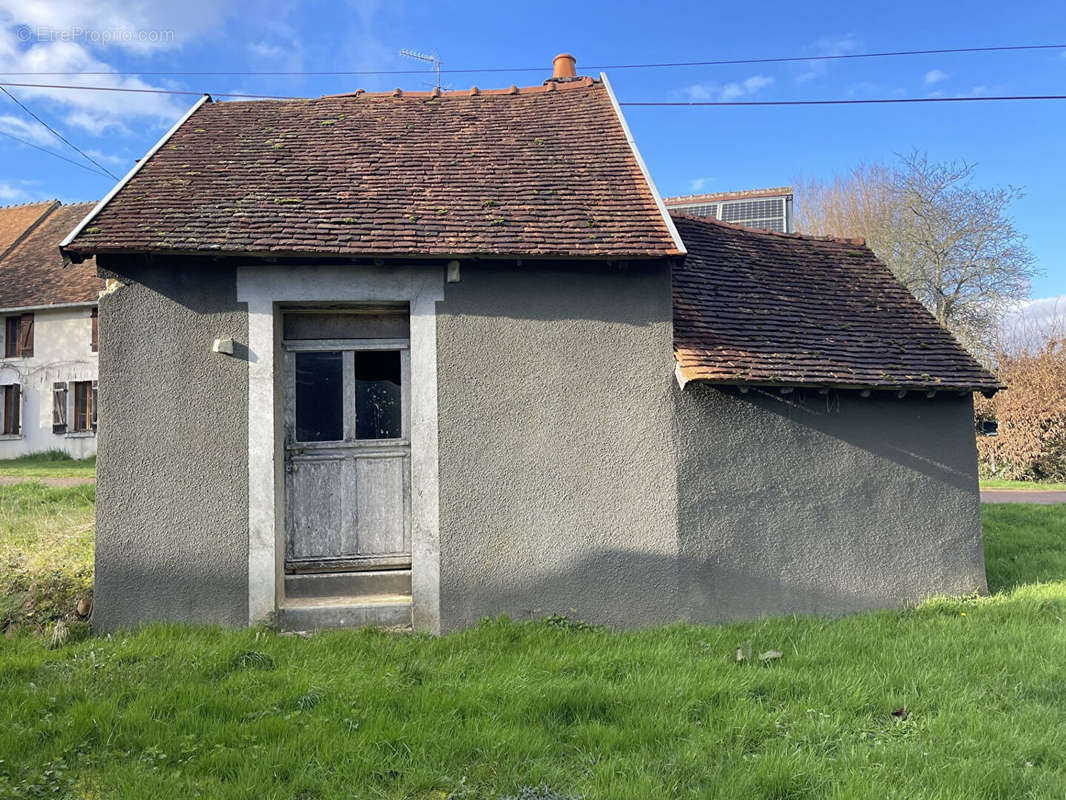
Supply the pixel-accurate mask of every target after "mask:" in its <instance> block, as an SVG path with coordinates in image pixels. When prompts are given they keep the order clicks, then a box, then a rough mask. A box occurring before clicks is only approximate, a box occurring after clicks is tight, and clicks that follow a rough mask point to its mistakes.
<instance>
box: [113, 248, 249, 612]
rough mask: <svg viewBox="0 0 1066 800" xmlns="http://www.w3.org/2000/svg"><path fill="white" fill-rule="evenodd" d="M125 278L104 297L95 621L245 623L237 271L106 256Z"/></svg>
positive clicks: (243, 407)
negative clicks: (221, 349)
mask: <svg viewBox="0 0 1066 800" xmlns="http://www.w3.org/2000/svg"><path fill="white" fill-rule="evenodd" d="M101 262H102V263H101V264H100V266H101V270H102V272H103V273H104V274H107V275H109V276H111V277H116V278H118V279H119V280H121V281H123V282H125V283H127V284H128V285H126V286H124V287H122V288H120V289H118V290H117V291H115V292H114V293H112V294H107V295H105V296H104V297H103V298H101V301H100V398H99V403H100V405H99V456H98V466H97V500H96V581H95V599H94V609H93V624H94V626H95V627H96V628H97V629H99V630H103V631H107V630H113V629H115V628H119V627H126V626H132V625H136V624H138V623H141V622H146V621H152V620H176V621H186V622H196V623H220V624H228V625H244V624H246V623H247V619H248V616H247V609H248V510H247V509H248V455H247V454H248V440H247V435H248V418H247V407H248V363H247V360H246V358H247V350H246V349H245V348H242V347H240V346H238V348H237V356H236V357H232V356H225V355H221V354H217V353H212V352H211V344H212V342H213V340H214V339H215V338H216V337H222V336H232V337H234V339H235V341H236V342H237V343H246V342H247V314H246V312H245V310H244V309H243V307H242V306H240V305H239V304H238V303H237V300H236V281H235V272H234V270H233V269H232V268H227V267H222V266H219V265H217V264H213V263H211V262H206V263H202V264H201V263H198V262H184V263H182V264H181V266H180V268H179V267H177V266H175V265H174V264H173V263H169V262H164V263H162V264H160V263H158V262H157V263H156V264H155V265H154V266H151V265H145V264H143V263H135V262H132V261H124V260H121V259H111V260H106V259H101Z"/></svg>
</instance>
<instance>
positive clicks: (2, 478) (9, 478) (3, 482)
mask: <svg viewBox="0 0 1066 800" xmlns="http://www.w3.org/2000/svg"><path fill="white" fill-rule="evenodd" d="M28 481H40V482H41V483H43V484H44V485H45V486H83V485H84V484H86V483H95V482H96V478H36V477H33V476H32V475H0V486H11V485H12V484H16V483H26V482H28Z"/></svg>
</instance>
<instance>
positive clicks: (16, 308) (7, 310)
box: [0, 300, 98, 314]
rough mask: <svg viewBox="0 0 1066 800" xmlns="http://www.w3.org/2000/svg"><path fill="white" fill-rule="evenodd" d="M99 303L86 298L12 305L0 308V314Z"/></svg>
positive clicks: (81, 306) (87, 305) (84, 306)
mask: <svg viewBox="0 0 1066 800" xmlns="http://www.w3.org/2000/svg"><path fill="white" fill-rule="evenodd" d="M96 305H98V303H97V301H96V300H84V301H82V302H80V303H51V304H49V305H41V306H10V307H8V308H0V314H10V313H11V312H12V311H50V310H51V309H53V308H92V307H93V306H96Z"/></svg>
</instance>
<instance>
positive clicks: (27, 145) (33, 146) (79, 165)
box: [0, 131, 108, 178]
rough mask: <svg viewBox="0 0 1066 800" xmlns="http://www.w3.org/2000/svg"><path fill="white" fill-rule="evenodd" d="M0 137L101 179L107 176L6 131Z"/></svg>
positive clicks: (0, 133) (1, 132)
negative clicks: (45, 154)
mask: <svg viewBox="0 0 1066 800" xmlns="http://www.w3.org/2000/svg"><path fill="white" fill-rule="evenodd" d="M0 136H6V137H7V138H9V139H14V140H15V141H16V142H19V143H20V144H24V145H26V147H32V148H33V149H34V150H40V151H41V152H42V153H47V154H48V155H50V156H52V157H53V158H58V159H61V160H63V161H66V162H67V163H68V164H73V165H74V166H75V167H78V168H79V169H83V170H85V171H87V172H91V173H92V174H93V175H99V176H100V177H101V178H106V177H108V176H107V175H105V174H104V173H102V172H100V171H99V170H95V169H93V168H92V167H87V166H85V165H84V164H82V163H81V162H80V161H75V160H74V159H73V158H67V157H66V156H64V155H60V154H59V153H56V152H55V151H53V150H49V149H48V148H47V147H41V146H40V145H36V144H34V143H33V142H27V141H26V140H25V139H23V138H21V137H19V136H15V134H13V133H8V132H7V131H0Z"/></svg>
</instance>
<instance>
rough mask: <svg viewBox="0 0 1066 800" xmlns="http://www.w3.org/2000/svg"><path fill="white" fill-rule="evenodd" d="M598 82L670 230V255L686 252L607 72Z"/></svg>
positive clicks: (602, 74) (603, 73) (681, 254)
mask: <svg viewBox="0 0 1066 800" xmlns="http://www.w3.org/2000/svg"><path fill="white" fill-rule="evenodd" d="M600 82H601V83H602V84H603V86H604V88H605V89H606V90H607V96H608V97H609V98H610V100H611V107H612V108H613V109H614V113H615V116H617V117H618V122H619V123H620V124H621V126H622V132H623V133H624V134H625V137H626V141H627V142H629V148H630V150H631V151H632V152H633V157H634V158H635V159H636V160H637V166H638V167H640V171H641V174H643V175H644V181H645V182H646V183H647V185H648V189H650V190H651V196H652V199H653V200H655V205H656V206H657V207H658V209H659V213H660V214H661V215H662V218H663V222H664V223H665V224H666V229H667V230H668V231H670V236H671V237H672V238H673V240H674V248H675V249H676V252H675V253H671V255H678V256H683V255H686V254H687V253H688V250H687V249H686V248H685V243H684V242H683V241H681V234H680V233H678V232H677V227H676V226H675V225H674V220H673V219H672V218H671V217H670V212H669V211H667V209H666V204H665V203H663V198H662V195H660V194H659V190H658V189H656V188H655V181H653V180H652V179H651V173H650V172H648V166H647V165H646V164H645V163H644V159H643V158H642V157H641V155H640V151H639V150H638V149H637V143H636V142H635V141H634V140H633V134H632V132H631V131H630V130H629V123H627V122H626V118H625V116H624V115H623V114H622V107H621V106H619V105H618V98H617V97H615V96H614V89H612V88H611V82H610V81H609V80H607V73H606V72H601V73H600Z"/></svg>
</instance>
